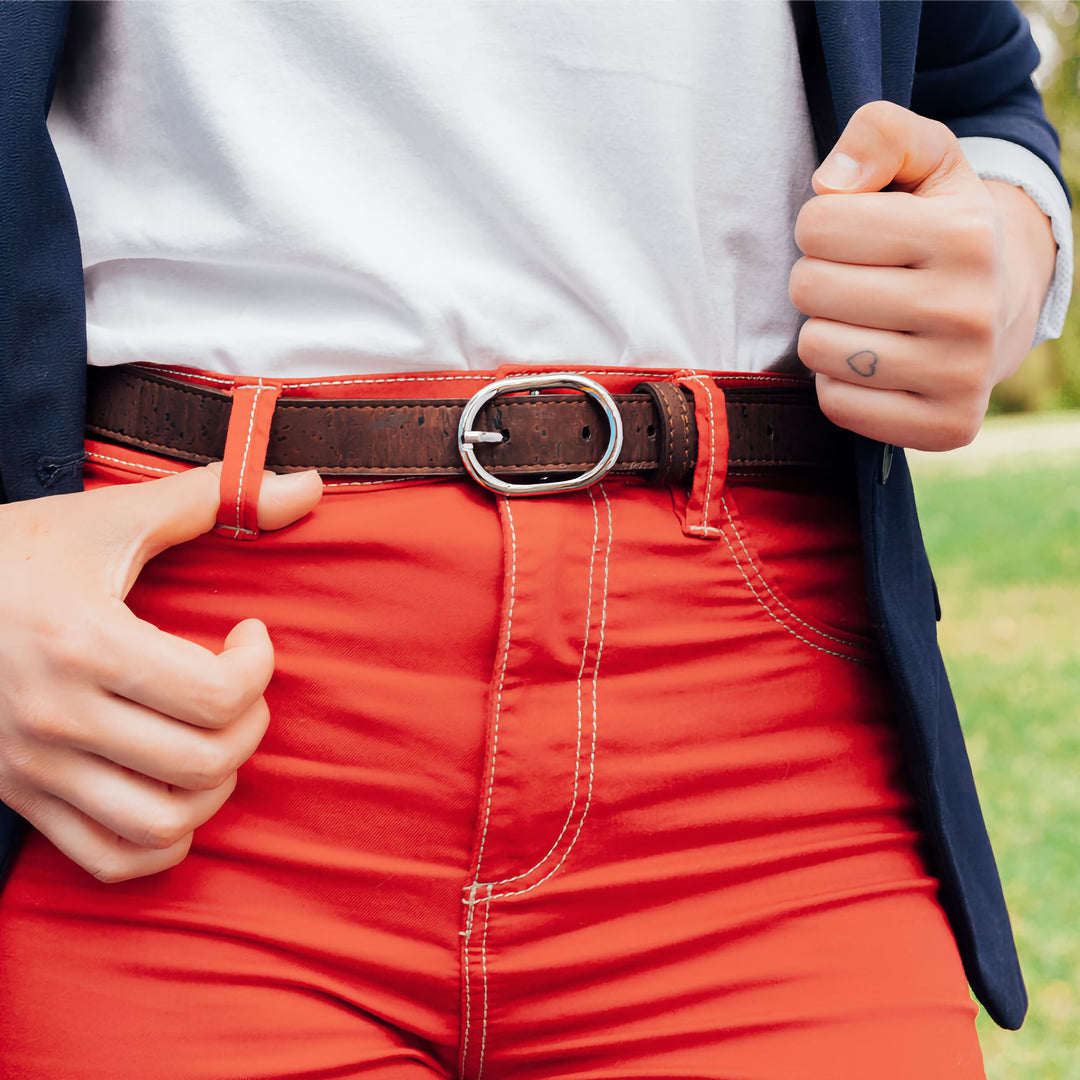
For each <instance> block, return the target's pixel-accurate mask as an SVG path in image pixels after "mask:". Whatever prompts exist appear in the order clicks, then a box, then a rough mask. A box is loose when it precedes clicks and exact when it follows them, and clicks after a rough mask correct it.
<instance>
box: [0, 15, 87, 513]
mask: <svg viewBox="0 0 1080 1080" xmlns="http://www.w3.org/2000/svg"><path fill="white" fill-rule="evenodd" d="M67 15H68V5H67V4H36V3H10V4H4V6H3V11H2V15H0V133H2V135H0V139H2V141H0V251H2V252H4V253H5V255H4V258H3V259H0V483H2V490H3V492H4V494H5V495H6V497H7V498H8V499H28V498H33V497H35V496H38V495H51V494H55V493H59V492H62V491H77V490H78V489H79V487H80V486H81V466H82V455H83V443H82V414H83V404H82V401H83V394H84V387H85V382H86V314H85V308H84V302H83V287H82V258H81V255H80V251H79V237H78V233H77V231H76V227H75V215H74V212H73V211H72V208H71V201H70V199H69V198H68V195H67V188H66V186H65V184H64V178H63V176H62V174H61V172H60V166H59V164H58V162H57V160H56V155H55V153H54V152H53V148H52V143H51V141H50V140H49V135H48V131H47V130H46V128H45V118H46V116H47V114H48V110H49V103H50V101H51V100H52V90H53V84H54V81H55V78H56V71H57V68H58V63H59V57H60V52H61V46H62V44H63V38H64V30H65V27H66V24H67Z"/></svg>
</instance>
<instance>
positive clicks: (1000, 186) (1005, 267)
mask: <svg viewBox="0 0 1080 1080" xmlns="http://www.w3.org/2000/svg"><path fill="white" fill-rule="evenodd" d="M983 183H984V184H985V185H986V188H987V191H988V192H989V193H990V197H991V198H992V199H993V200H994V204H995V206H996V208H997V213H998V219H999V222H1000V226H1001V256H1000V258H1001V268H1002V300H1001V302H1002V310H1001V314H1000V318H1001V322H1000V327H1001V339H1000V345H999V348H998V350H997V363H996V365H995V367H996V370H995V378H994V381H995V382H1000V381H1001V380H1002V379H1005V378H1008V376H1010V375H1012V374H1013V373H1014V372H1015V371H1016V369H1017V368H1018V367H1019V366H1020V364H1021V362H1022V361H1023V359H1024V357H1025V356H1026V355H1027V353H1028V351H1029V350H1030V348H1031V344H1032V341H1033V340H1034V336H1035V328H1036V326H1037V325H1038V322H1039V314H1040V312H1041V310H1042V306H1043V301H1044V300H1045V298H1046V294H1047V291H1048V289H1049V287H1050V281H1051V278H1052V277H1053V275H1054V263H1055V260H1056V257H1057V244H1056V243H1055V241H1054V235H1053V232H1052V230H1051V226H1050V219H1049V218H1048V217H1047V216H1046V214H1044V213H1043V212H1042V210H1040V209H1039V207H1038V206H1037V205H1036V204H1035V203H1034V201H1033V200H1032V199H1031V198H1030V196H1029V195H1028V194H1027V193H1026V192H1025V191H1024V190H1023V188H1020V187H1016V186H1015V185H1013V184H1009V183H1006V182H1005V181H1001V180H984V181H983Z"/></svg>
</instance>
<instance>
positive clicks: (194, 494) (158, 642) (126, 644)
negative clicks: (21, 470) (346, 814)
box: [0, 466, 322, 881]
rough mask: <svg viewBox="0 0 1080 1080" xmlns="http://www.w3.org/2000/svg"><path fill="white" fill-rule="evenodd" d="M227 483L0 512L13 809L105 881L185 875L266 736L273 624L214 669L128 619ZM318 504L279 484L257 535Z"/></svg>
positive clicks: (182, 480)
mask: <svg viewBox="0 0 1080 1080" xmlns="http://www.w3.org/2000/svg"><path fill="white" fill-rule="evenodd" d="M219 470H220V467H215V466H210V467H208V468H198V469H191V470H188V471H187V472H183V473H178V474H176V475H174V476H169V477H166V478H164V479H161V480H152V481H147V482H145V483H138V484H127V485H119V486H115V487H107V488H101V489H98V490H95V491H89V492H83V493H80V494H75V495H56V496H51V497H49V498H45V499H37V500H33V501H30V502H20V503H12V504H10V505H6V506H0V566H2V567H3V568H4V569H3V577H4V587H3V590H2V591H0V800H2V801H3V802H5V803H7V805H8V806H10V807H11V808H12V809H13V810H16V811H18V812H19V813H20V814H22V815H23V817H25V818H26V819H27V820H28V821H29V822H30V823H31V824H32V825H34V826H35V827H36V828H37V829H38V830H40V831H41V832H42V833H43V834H44V835H45V836H47V837H48V838H49V839H50V840H51V841H52V842H53V843H54V844H55V845H56V846H57V847H58V848H59V849H60V850H61V851H62V852H63V853H64V854H65V855H67V856H68V857H69V858H71V859H73V860H74V861H75V862H76V863H78V864H79V865H80V866H82V867H84V868H85V869H86V870H88V871H89V872H90V873H91V874H93V875H94V877H96V878H98V879H99V880H101V881H123V880H126V879H128V878H134V877H141V876H144V875H146V874H153V873H156V872H157V871H159V870H164V869H166V868H167V867H170V866H174V865H175V864H176V863H178V862H180V861H181V860H182V859H183V858H184V856H185V855H187V852H188V849H189V847H190V846H191V839H192V833H193V830H194V829H195V828H196V826H198V825H201V824H202V823H203V822H205V821H206V820H207V819H208V818H210V817H211V816H212V815H213V814H214V813H215V812H216V811H217V810H218V809H219V808H220V806H221V805H222V804H223V803H224V802H225V800H226V799H227V798H228V797H229V795H230V794H231V793H232V790H233V788H234V787H235V786H236V770H237V769H238V768H239V766H240V765H241V764H242V763H243V762H244V761H246V760H247V758H248V757H250V755H251V754H252V753H253V751H254V750H255V747H256V746H257V745H258V743H259V741H260V739H261V738H262V736H263V734H264V732H265V731H266V726H267V723H268V721H269V714H268V711H267V707H266V702H265V700H264V699H263V691H264V690H265V689H266V685H267V683H268V682H269V681H270V676H271V675H272V674H273V669H274V652H273V648H272V646H271V644H270V639H269V636H268V635H267V632H266V627H265V626H264V625H263V624H262V623H261V622H259V621H258V620H256V619H248V620H246V621H244V622H241V623H239V624H238V625H236V626H235V627H234V628H233V629H232V631H231V632H230V633H229V635H228V636H227V637H226V638H225V642H224V648H223V650H222V652H221V653H220V655H215V654H214V653H212V652H210V651H209V650H207V649H204V648H203V647H201V646H199V645H196V644H194V643H193V642H191V641H187V640H185V639H183V638H179V637H175V636H173V635H171V634H167V633H165V632H164V631H161V630H158V629H157V628H156V627H154V626H152V625H151V624H150V623H148V622H145V621H143V620H141V619H139V618H137V617H136V616H135V615H134V614H133V613H132V612H131V610H130V609H129V608H128V607H127V605H126V604H125V603H124V598H125V597H126V596H127V593H128V591H129V590H130V589H131V586H132V585H133V584H134V582H135V579H136V577H137V576H138V574H139V572H140V571H141V570H142V568H143V566H144V565H145V564H146V563H147V562H148V561H149V560H150V559H151V558H153V557H154V556H155V555H157V554H158V553H159V552H161V551H163V550H164V549H165V548H168V547H172V546H173V545H175V544H181V543H184V542H185V541H187V540H192V539H194V538H195V537H197V536H199V535H200V534H202V533H205V532H207V531H209V530H210V529H211V528H213V525H214V521H215V518H216V516H217V510H218V502H219V480H218V472H219ZM321 493H322V484H321V481H320V480H319V477H318V475H317V474H316V473H313V472H308V473H294V474H290V475H285V476H275V475H273V474H269V473H268V474H266V475H265V477H264V482H263V485H262V490H261V492H260V497H259V525H260V527H261V528H264V529H267V528H268V529H274V528H281V527H282V526H284V525H287V524H289V523H290V522H292V521H295V520H296V519H297V518H299V517H301V516H303V515H304V514H306V513H307V512H308V511H309V510H311V509H312V508H313V507H314V505H315V504H316V503H317V502H318V500H319V497H320V495H321Z"/></svg>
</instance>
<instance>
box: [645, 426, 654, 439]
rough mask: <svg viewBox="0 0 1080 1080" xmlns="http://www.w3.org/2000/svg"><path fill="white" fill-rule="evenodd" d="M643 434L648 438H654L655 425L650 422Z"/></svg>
mask: <svg viewBox="0 0 1080 1080" xmlns="http://www.w3.org/2000/svg"><path fill="white" fill-rule="evenodd" d="M645 434H646V435H648V436H649V438H650V439H655V438H656V425H655V424H650V425H649V426H648V427H647V428H646V429H645Z"/></svg>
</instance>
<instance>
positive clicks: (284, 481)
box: [263, 469, 319, 491]
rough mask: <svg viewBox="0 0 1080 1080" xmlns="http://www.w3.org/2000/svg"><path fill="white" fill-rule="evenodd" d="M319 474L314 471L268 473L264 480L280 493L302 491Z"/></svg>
mask: <svg viewBox="0 0 1080 1080" xmlns="http://www.w3.org/2000/svg"><path fill="white" fill-rule="evenodd" d="M318 475H319V474H318V473H317V472H316V471H315V470H314V469H304V470H303V471H302V472H290V473H274V472H267V473H266V474H265V476H264V478H263V483H264V484H265V483H266V481H267V480H269V481H270V483H272V484H273V485H274V487H276V488H277V489H278V490H279V491H289V490H290V489H292V488H295V489H296V490H301V489H303V488H305V487H307V486H308V485H309V484H310V483H311V477H312V476H316V477H317V476H318Z"/></svg>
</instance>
